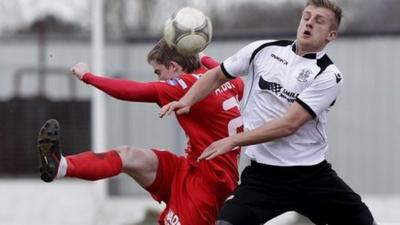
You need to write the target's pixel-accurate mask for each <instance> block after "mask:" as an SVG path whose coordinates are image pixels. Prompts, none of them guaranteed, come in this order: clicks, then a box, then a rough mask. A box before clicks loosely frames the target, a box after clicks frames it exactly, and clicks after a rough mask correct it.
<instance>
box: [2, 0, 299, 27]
mask: <svg viewBox="0 0 400 225" xmlns="http://www.w3.org/2000/svg"><path fill="white" fill-rule="evenodd" d="M91 1H93V0H0V32H1V31H4V30H11V31H12V30H14V29H16V27H19V26H24V25H27V24H30V23H32V21H34V20H37V19H39V18H41V17H44V16H45V15H54V16H56V17H57V18H60V19H62V20H64V21H67V22H72V23H77V24H80V25H83V26H87V25H88V24H89V20H90V16H89V15H90V2H91ZM104 1H107V0H104ZM131 1H133V2H130V4H129V6H130V7H135V6H136V7H137V6H138V4H137V3H136V2H138V1H136V0H131ZM243 1H246V2H249V1H252V2H268V3H271V4H280V3H282V2H296V3H298V2H304V1H305V0H185V1H182V0H176V1H172V0H169V1H168V4H166V1H165V0H160V1H158V4H157V7H162V9H163V10H159V11H158V12H160V11H161V13H165V14H166V15H160V16H159V17H158V19H159V20H164V19H165V18H164V17H167V15H169V14H170V13H171V12H173V11H175V10H176V8H180V7H182V6H183V4H185V5H191V6H196V7H199V8H201V9H203V10H205V11H207V7H209V6H210V5H212V6H214V7H216V8H217V9H223V8H225V7H224V6H226V5H227V4H235V3H238V2H243ZM136 10H140V9H136ZM133 11H135V10H133ZM154 22H155V23H157V22H158V21H154Z"/></svg>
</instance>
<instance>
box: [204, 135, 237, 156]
mask: <svg viewBox="0 0 400 225" xmlns="http://www.w3.org/2000/svg"><path fill="white" fill-rule="evenodd" d="M233 149H236V148H235V144H234V143H233V140H232V138H230V137H226V138H224V139H221V140H218V141H216V142H213V143H212V144H211V145H210V146H208V147H207V148H206V149H205V150H204V152H203V153H201V155H200V156H199V158H197V161H200V160H203V159H205V160H210V159H213V158H215V157H217V156H219V155H222V154H225V153H227V152H229V151H232V150H233Z"/></svg>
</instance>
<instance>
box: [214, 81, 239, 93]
mask: <svg viewBox="0 0 400 225" xmlns="http://www.w3.org/2000/svg"><path fill="white" fill-rule="evenodd" d="M234 88H236V87H235V85H234V84H233V83H231V82H229V81H228V82H226V83H224V84H223V85H221V87H219V88H217V89H216V90H215V94H216V95H219V94H222V93H223V92H225V91H228V90H231V89H234Z"/></svg>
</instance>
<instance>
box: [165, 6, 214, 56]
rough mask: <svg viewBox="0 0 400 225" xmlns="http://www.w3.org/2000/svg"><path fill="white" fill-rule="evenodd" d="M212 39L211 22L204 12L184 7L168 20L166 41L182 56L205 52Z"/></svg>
mask: <svg viewBox="0 0 400 225" xmlns="http://www.w3.org/2000/svg"><path fill="white" fill-rule="evenodd" d="M211 37H212V25H211V20H210V18H208V17H207V16H206V15H204V13H203V12H201V11H200V10H198V9H195V8H191V7H184V8H182V9H180V10H178V11H177V12H175V13H174V14H172V16H171V17H170V18H169V19H168V20H167V22H166V23H165V26H164V39H165V41H166V42H167V44H168V46H170V47H175V48H176V50H177V51H178V52H179V53H180V54H182V55H195V54H197V53H199V52H201V51H203V50H204V49H205V48H206V47H207V45H208V44H209V43H210V41H211Z"/></svg>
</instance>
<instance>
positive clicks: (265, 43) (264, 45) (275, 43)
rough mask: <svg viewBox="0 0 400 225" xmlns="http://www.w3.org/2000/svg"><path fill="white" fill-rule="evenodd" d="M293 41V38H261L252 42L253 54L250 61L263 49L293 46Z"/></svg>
mask: <svg viewBox="0 0 400 225" xmlns="http://www.w3.org/2000/svg"><path fill="white" fill-rule="evenodd" d="M292 44H293V41H291V40H261V41H255V42H253V43H251V44H250V45H249V46H252V54H251V57H250V61H252V60H253V59H254V57H255V56H256V55H257V54H258V53H259V52H261V51H265V50H272V49H275V48H282V47H287V46H291V45H292Z"/></svg>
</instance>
